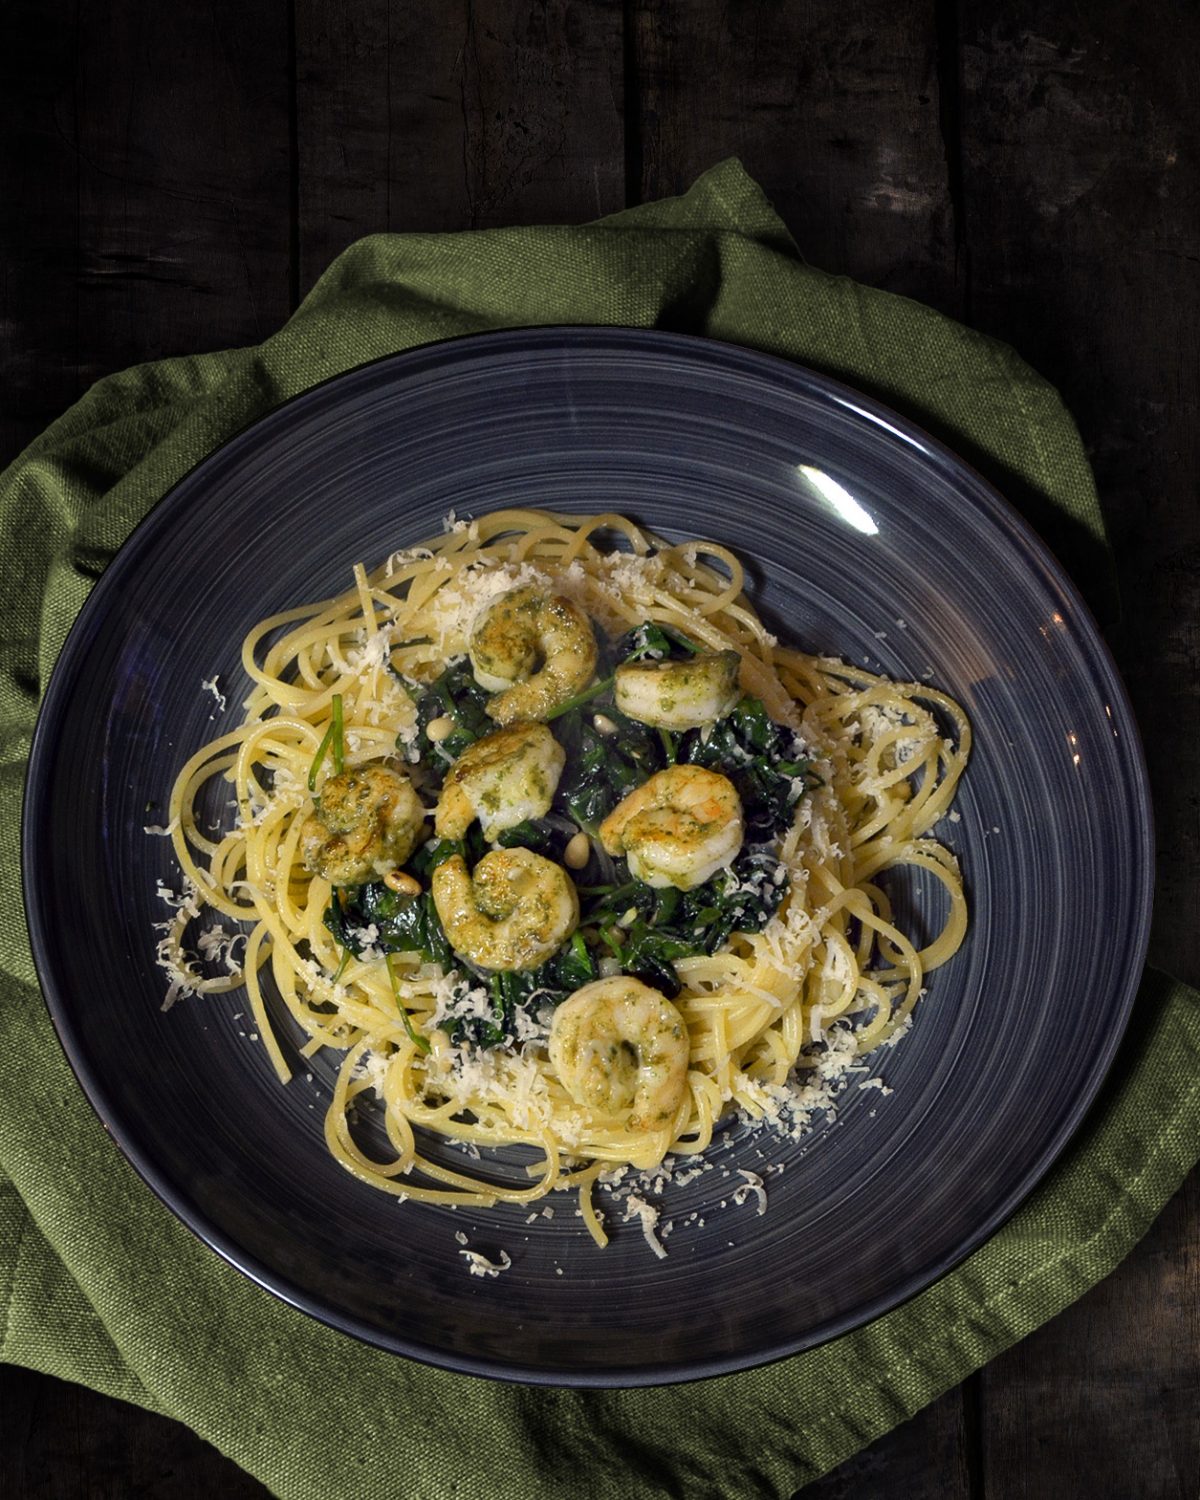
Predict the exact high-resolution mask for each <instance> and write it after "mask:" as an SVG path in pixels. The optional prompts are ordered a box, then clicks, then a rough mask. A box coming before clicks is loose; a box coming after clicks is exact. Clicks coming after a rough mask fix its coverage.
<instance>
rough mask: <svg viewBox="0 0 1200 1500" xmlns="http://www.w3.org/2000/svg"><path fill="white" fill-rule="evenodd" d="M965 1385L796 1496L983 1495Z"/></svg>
mask: <svg viewBox="0 0 1200 1500" xmlns="http://www.w3.org/2000/svg"><path fill="white" fill-rule="evenodd" d="M966 1422H967V1418H966V1414H965V1411H964V1405H963V1400H962V1393H961V1391H960V1390H953V1391H947V1393H946V1394H945V1395H944V1396H942V1397H941V1398H940V1399H939V1400H937V1401H935V1402H933V1404H932V1405H930V1406H927V1407H926V1408H925V1409H924V1411H921V1412H918V1413H917V1415H916V1416H915V1417H913V1418H911V1419H910V1420H909V1421H907V1422H905V1423H903V1424H902V1425H901V1426H900V1427H897V1428H896V1429H895V1430H894V1431H892V1432H889V1433H888V1434H887V1435H886V1436H885V1437H882V1438H880V1439H879V1440H878V1442H875V1443H872V1444H871V1445H870V1446H869V1447H867V1448H864V1449H863V1450H862V1452H861V1453H856V1454H855V1455H854V1457H853V1458H849V1459H847V1460H846V1462H845V1463H844V1464H839V1465H838V1467H837V1468H836V1469H834V1470H833V1471H832V1472H831V1473H829V1474H826V1475H825V1476H824V1477H823V1478H821V1479H818V1480H815V1481H814V1482H813V1483H812V1484H808V1485H805V1487H804V1488H803V1489H802V1490H799V1491H797V1493H796V1496H795V1500H851V1497H853V1500H860V1497H864V1496H866V1497H870V1500H981V1497H978V1496H976V1495H975V1494H974V1493H973V1491H972V1489H971V1475H970V1472H969V1466H968V1462H967V1454H968V1452H969V1451H970V1434H969V1433H968V1431H967V1428H966Z"/></svg>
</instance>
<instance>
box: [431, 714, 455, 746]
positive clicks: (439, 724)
mask: <svg viewBox="0 0 1200 1500" xmlns="http://www.w3.org/2000/svg"><path fill="white" fill-rule="evenodd" d="M454 729H455V724H454V720H453V719H452V718H451V717H450V715H449V714H443V715H442V716H441V718H440V719H430V721H429V723H428V724H426V726H425V738H426V739H427V740H428V741H429V743H430V744H431V745H437V744H440V743H441V741H442V740H444V739H446V738H447V737H448V736H449V735H452V734H453V733H454Z"/></svg>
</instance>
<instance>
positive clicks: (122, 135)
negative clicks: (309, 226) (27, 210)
mask: <svg viewBox="0 0 1200 1500" xmlns="http://www.w3.org/2000/svg"><path fill="white" fill-rule="evenodd" d="M77 49H78V50H77V59H76V63H75V67H74V71H73V74H72V75H69V76H68V77H66V78H65V79H63V80H62V87H63V90H64V92H65V94H66V96H67V97H68V98H69V99H73V101H74V111H75V114H74V121H75V123H74V127H73V131H74V134H73V142H74V145H75V148H76V150H77V153H78V158H79V179H78V229H77V236H78V238H77V252H76V253H77V257H78V277H77V288H78V307H79V312H78V321H79V339H78V354H77V359H78V366H77V370H78V379H79V383H80V385H81V386H82V385H86V384H88V383H89V382H90V381H91V380H93V379H95V378H96V377H97V376H99V375H101V374H104V373H106V372H107V371H109V370H114V369H120V368H122V367H124V366H126V365H130V364H135V363H137V362H139V361H141V360H148V359H158V358H160V357H161V356H163V355H167V354H190V353H196V352H198V351H201V350H205V349H215V348H222V347H225V346H228V345H236V344H247V343H254V342H257V341H258V340H260V339H263V338H265V337H266V336H267V335H268V334H270V333H272V332H274V330H275V329H276V328H278V327H279V325H280V324H281V323H282V322H283V321H284V319H285V318H286V317H287V315H288V312H289V310H290V281H291V278H290V270H289V257H290V250H291V235H290V231H289V221H290V154H289V153H290V132H289V86H288V62H289V45H288V30H287V18H286V12H285V11H284V9H283V8H282V7H280V6H277V5H274V4H271V3H269V0H250V3H246V0H213V3H212V4H210V5H205V6H189V5H184V6H164V5H161V4H158V3H156V0H127V3H125V4H122V5H118V6H103V7H89V8H82V9H81V10H80V12H79V20H78V31H77Z"/></svg>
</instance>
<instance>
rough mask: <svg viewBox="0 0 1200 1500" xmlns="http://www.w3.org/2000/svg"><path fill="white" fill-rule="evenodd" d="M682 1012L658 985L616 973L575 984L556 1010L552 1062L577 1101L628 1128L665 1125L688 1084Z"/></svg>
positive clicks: (551, 1049) (673, 1113)
mask: <svg viewBox="0 0 1200 1500" xmlns="http://www.w3.org/2000/svg"><path fill="white" fill-rule="evenodd" d="M690 1045H691V1044H690V1042H689V1039H688V1034H687V1027H686V1026H685V1025H684V1020H683V1017H682V1016H681V1015H680V1013H679V1011H678V1010H676V1008H675V1006H673V1005H672V1004H671V1002H670V1001H669V1000H667V999H665V998H664V997H663V996H662V995H661V994H659V992H658V991H657V990H653V989H651V988H650V986H649V985H647V984H643V983H642V982H641V980H640V979H631V978H630V977H629V976H628V975H627V974H617V975H614V976H613V977H612V978H611V979H597V980H596V981H595V982H594V983H592V984H585V985H584V986H583V988H582V989H580V990H576V991H575V993H574V994H573V995H572V996H571V998H570V999H569V1000H564V1001H563V1003H562V1004H561V1005H560V1006H559V1007H558V1009H557V1010H556V1011H555V1012H554V1020H553V1022H552V1023H551V1026H550V1044H549V1047H550V1065H551V1067H552V1068H553V1069H554V1071H555V1072H556V1073H557V1074H558V1076H559V1078H560V1079H561V1080H562V1084H563V1087H564V1088H565V1089H566V1091H567V1092H568V1093H569V1094H570V1096H571V1098H572V1099H574V1100H575V1102H576V1104H582V1105H584V1106H585V1107H586V1108H588V1109H594V1110H596V1111H597V1112H598V1113H599V1114H605V1115H610V1116H615V1117H617V1118H624V1123H625V1124H626V1126H627V1127H628V1128H629V1129H630V1130H657V1129H661V1128H662V1127H663V1126H664V1125H668V1124H670V1122H671V1121H672V1120H673V1119H674V1117H675V1113H676V1111H677V1110H678V1108H679V1105H680V1102H681V1100H682V1099H683V1092H684V1086H685V1084H686V1083H687V1068H688V1053H689V1050H690Z"/></svg>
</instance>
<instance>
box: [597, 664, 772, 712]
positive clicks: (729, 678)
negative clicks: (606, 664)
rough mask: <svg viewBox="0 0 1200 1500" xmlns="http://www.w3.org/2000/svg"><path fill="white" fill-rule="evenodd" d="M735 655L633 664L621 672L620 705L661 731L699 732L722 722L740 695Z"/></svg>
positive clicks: (617, 688)
mask: <svg viewBox="0 0 1200 1500" xmlns="http://www.w3.org/2000/svg"><path fill="white" fill-rule="evenodd" d="M741 660H742V659H741V657H740V656H739V655H738V653H737V652H736V651H714V652H708V653H705V654H704V655H703V656H694V657H692V658H691V660H690V661H628V662H625V663H624V664H623V665H621V666H619V667H618V668H617V670H616V677H615V682H614V688H615V693H616V700H617V707H618V708H619V709H620V710H621V712H622V713H623V714H627V715H628V716H629V717H630V718H631V719H637V720H638V721H639V722H640V723H642V724H651V725H653V726H654V727H655V728H656V729H699V728H700V727H701V726H702V725H704V724H711V723H712V722H713V721H714V720H715V719H723V718H724V717H725V715H726V714H727V713H730V712H731V711H732V710H733V708H734V707H735V706H736V704H737V701H738V698H739V696H740V689H739V688H738V667H739V665H740V664H741Z"/></svg>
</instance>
